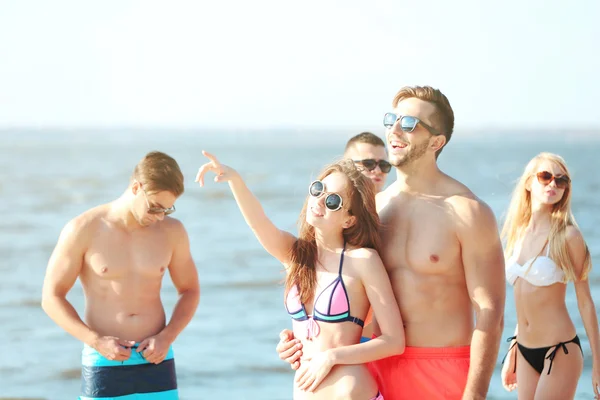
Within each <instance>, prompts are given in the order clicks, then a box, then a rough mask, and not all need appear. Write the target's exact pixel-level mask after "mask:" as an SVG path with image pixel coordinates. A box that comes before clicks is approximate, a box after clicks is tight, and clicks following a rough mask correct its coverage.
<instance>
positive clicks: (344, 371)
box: [294, 365, 378, 400]
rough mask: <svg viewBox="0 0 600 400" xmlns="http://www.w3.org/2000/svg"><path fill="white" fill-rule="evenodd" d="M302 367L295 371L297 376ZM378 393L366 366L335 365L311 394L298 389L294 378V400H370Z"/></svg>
mask: <svg viewBox="0 0 600 400" xmlns="http://www.w3.org/2000/svg"><path fill="white" fill-rule="evenodd" d="M302 369H303V367H302V366H301V367H300V369H299V370H298V371H296V377H297V376H299V374H300V373H301V372H300V371H302ZM377 393H378V389H377V384H376V383H375V379H374V378H373V376H372V375H371V374H370V373H369V370H368V369H367V367H366V365H336V366H334V367H333V368H332V369H331V371H330V372H329V374H328V375H327V377H325V379H323V381H322V382H321V384H320V385H319V386H318V387H317V389H316V390H315V391H313V392H305V391H302V390H300V389H298V386H297V384H296V380H295V378H294V400H370V399H372V398H373V397H375V396H376V395H377Z"/></svg>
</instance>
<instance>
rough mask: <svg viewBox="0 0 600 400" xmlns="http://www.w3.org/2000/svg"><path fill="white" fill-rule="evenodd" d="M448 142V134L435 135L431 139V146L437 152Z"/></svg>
mask: <svg viewBox="0 0 600 400" xmlns="http://www.w3.org/2000/svg"><path fill="white" fill-rule="evenodd" d="M445 144H446V136H444V135H435V136H433V137H432V138H431V139H430V141H429V148H430V149H431V150H432V151H433V152H437V151H438V150H439V149H441V148H442V147H444V145H445Z"/></svg>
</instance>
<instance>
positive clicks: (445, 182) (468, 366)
mask: <svg viewBox="0 0 600 400" xmlns="http://www.w3.org/2000/svg"><path fill="white" fill-rule="evenodd" d="M384 125H385V127H386V141H387V146H388V153H389V161H390V163H391V164H392V165H393V166H394V167H395V168H396V173H397V180H396V182H394V183H393V184H392V185H390V186H389V187H388V188H387V189H385V190H384V191H383V192H381V193H379V194H378V195H377V209H378V213H379V217H380V219H381V222H382V225H383V227H382V232H381V235H382V252H381V257H382V259H383V261H384V264H385V265H386V268H387V270H388V273H389V276H390V280H391V282H392V286H393V288H394V293H395V295H396V300H397V301H398V306H399V307H400V311H401V314H402V319H403V321H404V329H405V333H406V345H407V347H406V351H405V352H404V354H402V355H399V356H395V357H390V358H386V359H382V360H379V361H376V362H373V363H370V364H369V369H370V371H371V373H372V374H373V376H374V377H375V379H376V380H377V383H378V385H379V388H380V390H381V393H382V395H383V397H384V398H385V399H386V400H421V399H424V400H437V399H440V400H441V399H444V400H447V399H463V400H466V399H485V397H486V395H487V391H488V387H489V383H490V379H491V376H492V373H493V370H494V365H495V364H496V359H497V356H498V348H499V346H500V336H501V334H502V328H503V315H504V300H505V295H506V290H505V284H504V257H503V254H502V245H501V242H500V238H499V235H498V229H497V225H496V219H495V216H494V214H493V212H492V210H491V209H490V208H489V207H488V206H487V205H486V204H485V203H484V202H483V201H481V200H480V199H479V198H477V196H475V195H474V194H473V193H472V192H471V191H470V190H469V189H468V188H467V187H466V186H465V185H463V184H462V183H460V182H458V181H457V180H455V179H453V178H451V177H450V176H448V175H446V174H444V173H443V172H442V171H441V170H440V169H439V167H438V165H437V157H438V156H439V154H440V153H441V151H442V150H443V148H444V147H445V145H446V144H447V143H448V141H449V140H450V138H451V137H452V131H453V128H454V112H453V110H452V107H451V106H450V103H449V102H448V99H447V98H446V96H445V95H444V94H442V93H441V92H440V91H439V90H437V89H434V88H431V87H428V86H425V87H419V86H415V87H404V88H402V89H401V90H400V91H399V92H398V93H397V94H396V96H395V97H394V100H393V102H392V110H391V111H390V112H388V113H386V114H385V116H384ZM375 319H376V316H375ZM375 332H377V327H376V326H375ZM277 351H278V352H279V354H280V357H281V358H282V359H284V360H287V361H288V362H290V363H291V364H292V368H298V366H299V363H298V360H299V357H300V355H301V353H302V349H301V347H300V345H299V343H298V342H297V340H296V339H294V338H293V335H292V333H291V331H288V330H285V331H284V332H282V334H281V341H280V342H279V345H278V346H277Z"/></svg>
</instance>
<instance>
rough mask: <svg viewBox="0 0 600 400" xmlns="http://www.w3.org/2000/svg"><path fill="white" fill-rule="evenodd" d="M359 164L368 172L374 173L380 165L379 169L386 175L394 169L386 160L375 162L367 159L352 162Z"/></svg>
mask: <svg viewBox="0 0 600 400" xmlns="http://www.w3.org/2000/svg"><path fill="white" fill-rule="evenodd" d="M352 161H354V162H355V163H357V164H361V165H362V166H363V167H365V168H366V169H367V171H373V170H374V169H375V168H377V166H378V165H379V169H380V170H381V172H383V173H384V174H387V173H388V172H390V171H391V169H392V164H390V163H389V162H387V161H386V160H374V159H372V158H366V159H364V160H352Z"/></svg>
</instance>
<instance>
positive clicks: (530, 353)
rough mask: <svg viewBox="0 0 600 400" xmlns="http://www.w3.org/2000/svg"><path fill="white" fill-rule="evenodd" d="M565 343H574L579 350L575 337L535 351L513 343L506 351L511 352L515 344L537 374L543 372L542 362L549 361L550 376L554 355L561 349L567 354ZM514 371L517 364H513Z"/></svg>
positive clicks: (511, 338) (514, 337) (577, 338)
mask: <svg viewBox="0 0 600 400" xmlns="http://www.w3.org/2000/svg"><path fill="white" fill-rule="evenodd" d="M516 338H517V337H516V336H511V337H509V338H508V340H507V341H508V342H510V341H511V340H514V339H516ZM567 343H575V344H576V345H577V346H579V350H581V343H580V342H579V336H577V335H575V337H574V338H573V339H571V340H569V341H568V342H560V343H558V344H555V345H553V346H548V347H538V348H535V349H530V348H529V347H525V346H523V345H522V344H520V343H519V342H515V343H513V345H512V346H510V349H508V351H509V352H510V351H511V350H512V348H513V347H515V344H516V345H517V346H518V348H519V351H520V352H521V354H522V355H523V358H525V360H527V362H528V363H529V365H531V366H532V367H533V369H535V370H536V371H537V372H538V373H539V374H541V373H542V371H543V370H544V360H545V359H549V360H550V368H548V375H550V371H551V370H552V362H553V361H554V357H556V353H558V350H559V349H563V351H564V352H565V354H569V350H567V346H566V344H567ZM553 347H554V350H552V351H551V352H550V354H548V356H546V353H547V352H548V350H550V349H551V348H553ZM506 354H507V355H508V353H506ZM581 355H583V350H581ZM505 359H506V356H504V359H503V360H502V364H504V360H505ZM516 370H517V363H516V362H515V371H516Z"/></svg>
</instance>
